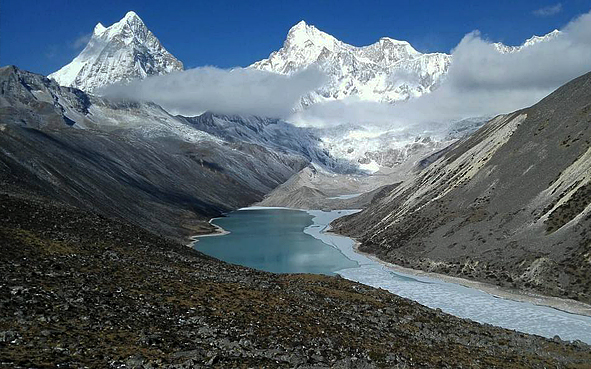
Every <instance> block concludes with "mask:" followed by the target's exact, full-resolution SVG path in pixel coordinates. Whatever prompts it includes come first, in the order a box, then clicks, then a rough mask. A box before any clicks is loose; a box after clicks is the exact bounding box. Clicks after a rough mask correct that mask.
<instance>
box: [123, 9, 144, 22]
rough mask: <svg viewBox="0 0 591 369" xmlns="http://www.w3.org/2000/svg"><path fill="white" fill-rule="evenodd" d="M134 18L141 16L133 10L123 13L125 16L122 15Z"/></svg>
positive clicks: (126, 17)
mask: <svg viewBox="0 0 591 369" xmlns="http://www.w3.org/2000/svg"><path fill="white" fill-rule="evenodd" d="M134 18H137V19H139V20H141V18H140V17H139V15H137V13H136V12H134V11H133V10H130V11H128V12H127V13H126V14H125V17H123V19H134Z"/></svg>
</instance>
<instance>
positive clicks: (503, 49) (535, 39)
mask: <svg viewBox="0 0 591 369" xmlns="http://www.w3.org/2000/svg"><path fill="white" fill-rule="evenodd" d="M561 34H562V32H560V31H559V30H557V29H555V30H554V31H552V32H550V33H547V34H545V35H544V36H535V35H534V36H532V37H530V38H528V39H527V40H525V42H524V43H523V44H521V45H519V46H507V45H505V44H503V43H501V42H496V43H494V44H493V46H494V47H495V48H496V49H497V50H498V51H499V52H500V53H503V54H507V53H515V52H519V51H521V50H523V49H524V48H527V47H531V46H533V45H536V44H539V43H540V42H547V41H550V40H552V39H554V38H556V37H558V36H560V35H561Z"/></svg>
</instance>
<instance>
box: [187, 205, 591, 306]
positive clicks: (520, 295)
mask: <svg viewBox="0 0 591 369" xmlns="http://www.w3.org/2000/svg"><path fill="white" fill-rule="evenodd" d="M264 209H267V210H270V209H278V210H279V209H281V210H293V211H303V212H306V213H308V214H310V215H311V216H313V218H314V213H315V212H316V210H307V209H295V208H286V207H258V206H257V207H247V208H241V209H238V210H237V211H250V210H252V211H254V210H264ZM330 212H333V211H330ZM334 212H337V213H335V214H339V217H340V216H344V215H346V214H348V213H349V211H347V210H345V211H343V210H334ZM341 212H343V214H342V215H340V213H341ZM215 219H217V218H212V219H211V220H210V221H209V223H210V224H212V226H214V227H215V228H216V230H215V231H214V232H212V233H208V234H202V235H196V236H192V237H191V240H192V242H191V243H190V244H189V245H188V246H189V247H193V245H194V244H195V243H196V242H198V241H199V238H201V237H213V236H223V235H226V234H229V233H230V232H228V231H226V230H225V229H223V228H222V227H220V226H218V225H216V224H213V223H212V222H213V221H214V220H215ZM335 219H336V218H335ZM332 220H334V219H332ZM332 220H331V222H332ZM318 225H320V223H317V222H316V221H315V220H314V219H313V224H312V225H311V226H318ZM306 228H308V227H306ZM304 231H305V230H304ZM304 233H308V232H304ZM319 233H320V234H326V235H334V236H338V237H344V238H349V239H350V240H352V241H353V246H352V251H353V252H355V253H357V254H359V255H362V256H364V257H366V258H368V259H370V260H372V261H374V262H376V263H379V264H380V265H382V266H384V267H386V268H388V269H390V270H392V271H394V272H398V273H403V274H407V275H411V276H417V277H427V278H432V279H435V280H439V281H442V282H446V283H453V284H457V285H460V286H464V287H468V288H473V289H475V290H479V291H482V292H485V293H487V294H489V295H491V296H494V297H496V298H502V299H506V300H512V301H516V302H526V303H531V304H533V305H537V306H544V307H549V308H552V309H556V310H559V311H562V312H565V313H569V314H574V315H580V316H585V317H591V305H587V304H585V303H582V302H579V301H575V300H567V299H561V298H559V297H553V296H545V295H539V294H534V293H530V292H525V291H518V290H512V289H508V288H504V287H500V286H496V285H493V284H490V283H485V282H480V281H475V280H470V279H465V278H460V277H455V276H450V275H445V274H440V273H434V272H427V271H424V270H417V269H411V268H407V267H403V266H400V265H397V264H393V263H390V262H387V261H384V260H381V259H380V258H378V257H377V256H375V255H373V254H370V253H366V252H363V251H360V250H359V246H360V242H359V241H357V240H356V239H354V238H351V237H347V236H344V235H341V234H338V233H336V232H334V231H332V229H331V227H330V222H329V224H328V225H326V227H325V228H324V229H322V230H320V232H319ZM308 234H310V233H308ZM310 235H312V234H310ZM312 236H313V235H312ZM315 238H316V237H315ZM319 239H320V241H323V242H325V241H324V240H323V239H322V238H319ZM325 243H326V242H325ZM327 244H328V243H327ZM329 245H330V244H329ZM330 246H332V247H334V245H330Z"/></svg>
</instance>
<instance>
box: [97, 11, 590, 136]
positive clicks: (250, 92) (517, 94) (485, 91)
mask: <svg viewBox="0 0 591 369" xmlns="http://www.w3.org/2000/svg"><path fill="white" fill-rule="evenodd" d="M589 71H591V13H587V14H584V15H582V16H580V17H578V18H576V19H574V20H573V21H571V22H570V23H569V24H568V25H567V26H566V27H564V28H563V29H562V30H561V32H560V33H559V34H558V35H556V36H555V37H553V38H551V39H548V40H546V41H543V42H538V43H535V44H532V45H528V46H525V47H522V48H521V50H520V51H518V52H509V53H501V52H499V50H498V49H497V48H496V47H495V45H494V44H493V42H491V41H489V40H487V39H485V38H483V36H482V35H481V34H480V33H479V32H477V31H475V32H472V33H470V34H467V35H466V36H465V37H464V38H463V39H462V40H461V42H460V43H459V44H458V45H457V46H456V47H455V48H454V49H453V50H452V63H451V66H450V69H449V73H448V75H447V76H446V78H445V80H444V81H443V82H442V84H441V85H440V87H439V88H438V89H437V90H435V91H434V92H432V93H430V94H427V95H423V96H421V97H419V98H416V99H413V100H410V101H407V102H401V103H397V104H395V105H388V104H381V103H374V102H367V101H360V100H359V99H356V98H354V97H352V98H348V99H345V100H340V101H330V102H326V103H321V104H316V105H313V106H311V107H309V108H307V109H305V110H301V111H295V112H294V107H295V106H297V104H298V102H299V101H300V97H301V96H303V95H306V94H307V93H308V92H310V91H313V90H315V89H317V88H319V87H320V86H321V85H322V84H323V83H324V82H325V76H323V75H322V74H321V73H320V72H319V71H318V70H316V69H313V68H309V69H307V70H304V71H302V72H300V73H296V74H294V75H291V76H284V75H278V74H274V73H270V72H264V71H260V70H255V69H248V68H246V69H244V68H237V69H232V70H222V69H218V68H214V67H203V68H195V69H191V70H187V71H184V72H178V73H173V74H170V75H165V76H158V77H150V78H147V79H145V80H141V81H135V82H132V83H130V84H128V85H115V86H110V87H108V88H107V89H105V90H104V91H103V93H104V94H105V95H108V96H111V97H121V98H135V99H140V100H146V101H154V102H156V103H158V104H160V105H161V106H163V107H164V108H165V109H167V110H168V111H170V112H172V113H178V114H183V115H196V114H199V113H201V112H203V111H206V110H209V111H213V112H217V113H224V114H246V115H248V114H252V115H261V116H271V117H278V118H284V119H286V120H288V121H291V122H293V123H295V124H297V125H308V126H322V127H326V126H335V125H339V124H343V123H354V124H361V125H366V126H376V127H382V128H387V129H391V128H399V127H408V126H411V125H413V126H416V125H421V124H422V125H424V126H427V125H429V124H433V123H437V122H450V121H453V120H460V119H464V118H469V117H477V116H492V115H496V114H500V113H508V112H511V111H514V110H517V109H520V108H524V107H527V106H530V105H533V104H534V103H536V102H537V101H539V100H540V99H541V98H543V97H544V96H546V95H547V94H549V93H550V92H552V91H553V90H554V89H556V88H558V87H559V86H561V85H562V84H564V83H566V82H568V81H569V80H571V79H573V78H575V77H578V76H580V75H582V74H584V73H586V72H589Z"/></svg>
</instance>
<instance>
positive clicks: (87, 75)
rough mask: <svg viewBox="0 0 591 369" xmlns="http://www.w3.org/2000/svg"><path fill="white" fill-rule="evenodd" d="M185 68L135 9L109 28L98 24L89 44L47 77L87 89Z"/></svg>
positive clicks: (66, 84)
mask: <svg viewBox="0 0 591 369" xmlns="http://www.w3.org/2000/svg"><path fill="white" fill-rule="evenodd" d="M181 70H183V63H181V62H180V61H179V60H178V59H176V58H175V57H174V56H173V55H172V54H170V53H169V52H168V51H167V50H166V49H165V48H164V47H163V46H162V44H161V43H160V41H159V40H158V39H157V38H156V36H154V34H153V33H152V32H150V30H149V29H148V28H147V27H146V25H145V24H144V22H143V21H142V20H141V19H140V17H139V16H138V15H137V14H136V13H134V12H128V13H127V14H126V15H125V17H123V19H121V20H120V21H119V22H117V23H114V24H113V25H111V26H110V27H108V28H105V27H104V26H103V25H102V24H100V23H99V24H97V25H96V27H95V28H94V31H93V32H92V36H91V38H90V41H88V44H87V45H86V47H85V48H84V50H82V52H81V53H80V55H78V56H77V57H76V58H74V60H72V62H70V63H69V64H67V65H65V66H64V67H62V68H61V69H60V70H58V71H56V72H54V73H51V74H50V75H49V76H48V77H49V78H50V79H53V80H55V81H56V82H57V83H59V84H60V85H62V86H68V87H76V88H79V89H81V90H83V91H86V92H94V91H96V90H97V89H99V88H101V87H103V86H106V85H109V84H112V83H116V82H128V81H131V80H134V79H141V78H146V77H148V76H153V75H159V74H167V73H171V72H174V71H181Z"/></svg>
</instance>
